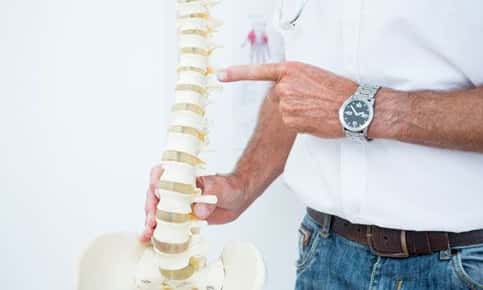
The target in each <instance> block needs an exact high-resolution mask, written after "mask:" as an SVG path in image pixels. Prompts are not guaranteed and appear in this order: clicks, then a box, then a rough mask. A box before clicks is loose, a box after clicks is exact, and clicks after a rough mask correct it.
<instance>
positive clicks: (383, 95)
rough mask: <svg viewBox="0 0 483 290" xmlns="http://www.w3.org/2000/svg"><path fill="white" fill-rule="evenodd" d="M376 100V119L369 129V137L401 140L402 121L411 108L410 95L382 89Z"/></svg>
mask: <svg viewBox="0 0 483 290" xmlns="http://www.w3.org/2000/svg"><path fill="white" fill-rule="evenodd" d="M375 100H376V102H375V108H374V119H373V121H372V123H371V124H370V126H369V128H368V132H367V134H368V137H369V138H371V139H395V140H398V139H400V136H401V134H402V132H403V131H404V129H403V121H402V120H403V118H404V116H405V115H407V113H408V112H409V107H410V102H409V96H408V93H407V92H401V91H395V90H392V89H386V88H382V89H380V90H379V92H378V93H377V95H376V98H375Z"/></svg>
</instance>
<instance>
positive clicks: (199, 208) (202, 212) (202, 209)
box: [194, 204, 208, 218]
mask: <svg viewBox="0 0 483 290" xmlns="http://www.w3.org/2000/svg"><path fill="white" fill-rule="evenodd" d="M194 210H195V215H196V216H197V217H199V218H206V217H207V216H208V209H207V208H206V206H203V205H201V204H197V205H195V208H194Z"/></svg>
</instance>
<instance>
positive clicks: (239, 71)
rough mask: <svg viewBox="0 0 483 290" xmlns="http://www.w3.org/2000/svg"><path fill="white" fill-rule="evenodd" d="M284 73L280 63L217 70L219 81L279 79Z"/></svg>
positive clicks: (275, 80) (274, 80)
mask: <svg viewBox="0 0 483 290" xmlns="http://www.w3.org/2000/svg"><path fill="white" fill-rule="evenodd" d="M284 73H285V69H284V66H283V65H282V64H281V63H270V64H256V65H238V66H231V67H228V68H226V69H224V70H222V71H220V72H218V74H217V77H218V80H219V81H221V82H236V81H273V82H277V81H279V80H280V79H281V78H282V76H283V75H284Z"/></svg>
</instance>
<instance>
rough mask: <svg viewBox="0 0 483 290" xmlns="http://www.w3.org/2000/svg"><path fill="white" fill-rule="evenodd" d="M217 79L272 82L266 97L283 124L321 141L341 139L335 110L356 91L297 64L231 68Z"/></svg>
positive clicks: (337, 78)
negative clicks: (274, 103)
mask: <svg viewBox="0 0 483 290" xmlns="http://www.w3.org/2000/svg"><path fill="white" fill-rule="evenodd" d="M218 79H219V80H220V81H223V82H234V81H242V80H257V81H273V82H275V84H274V86H273V88H272V90H271V92H270V94H269V96H267V97H269V98H270V100H271V101H273V102H277V103H278V106H279V111H280V113H281V116H282V119H283V121H284V123H285V125H286V126H287V127H289V128H292V129H294V130H295V131H297V132H298V133H309V134H312V135H316V136H318V137H321V138H338V137H343V130H342V126H341V125H340V121H339V108H340V107H341V106H342V103H343V102H344V101H345V100H346V99H347V98H348V97H349V96H350V95H352V94H353V93H354V92H355V91H356V89H357V84H356V83H354V82H353V81H351V80H348V79H345V78H343V77H340V76H337V75H335V74H333V73H330V72H328V71H325V70H323V69H320V68H317V67H314V66H311V65H308V64H304V63H299V62H285V63H279V64H264V65H246V66H233V67H229V68H227V69H226V70H224V71H221V72H220V73H218Z"/></svg>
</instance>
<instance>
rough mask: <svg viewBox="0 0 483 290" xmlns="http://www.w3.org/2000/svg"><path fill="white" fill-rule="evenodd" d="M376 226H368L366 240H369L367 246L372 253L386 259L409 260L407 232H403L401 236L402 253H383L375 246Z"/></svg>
mask: <svg viewBox="0 0 483 290" xmlns="http://www.w3.org/2000/svg"><path fill="white" fill-rule="evenodd" d="M375 228H376V227H375V226H367V233H366V238H367V244H368V246H369V249H370V250H371V252H372V253H373V254H374V255H376V256H380V257H384V258H408V257H409V256H410V255H409V250H408V244H407V239H406V238H407V235H406V231H403V230H401V231H400V232H401V235H400V242H401V252H396V253H382V252H380V251H379V250H377V249H376V247H375V246H374V240H373V238H374V235H373V232H374V229H375Z"/></svg>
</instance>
